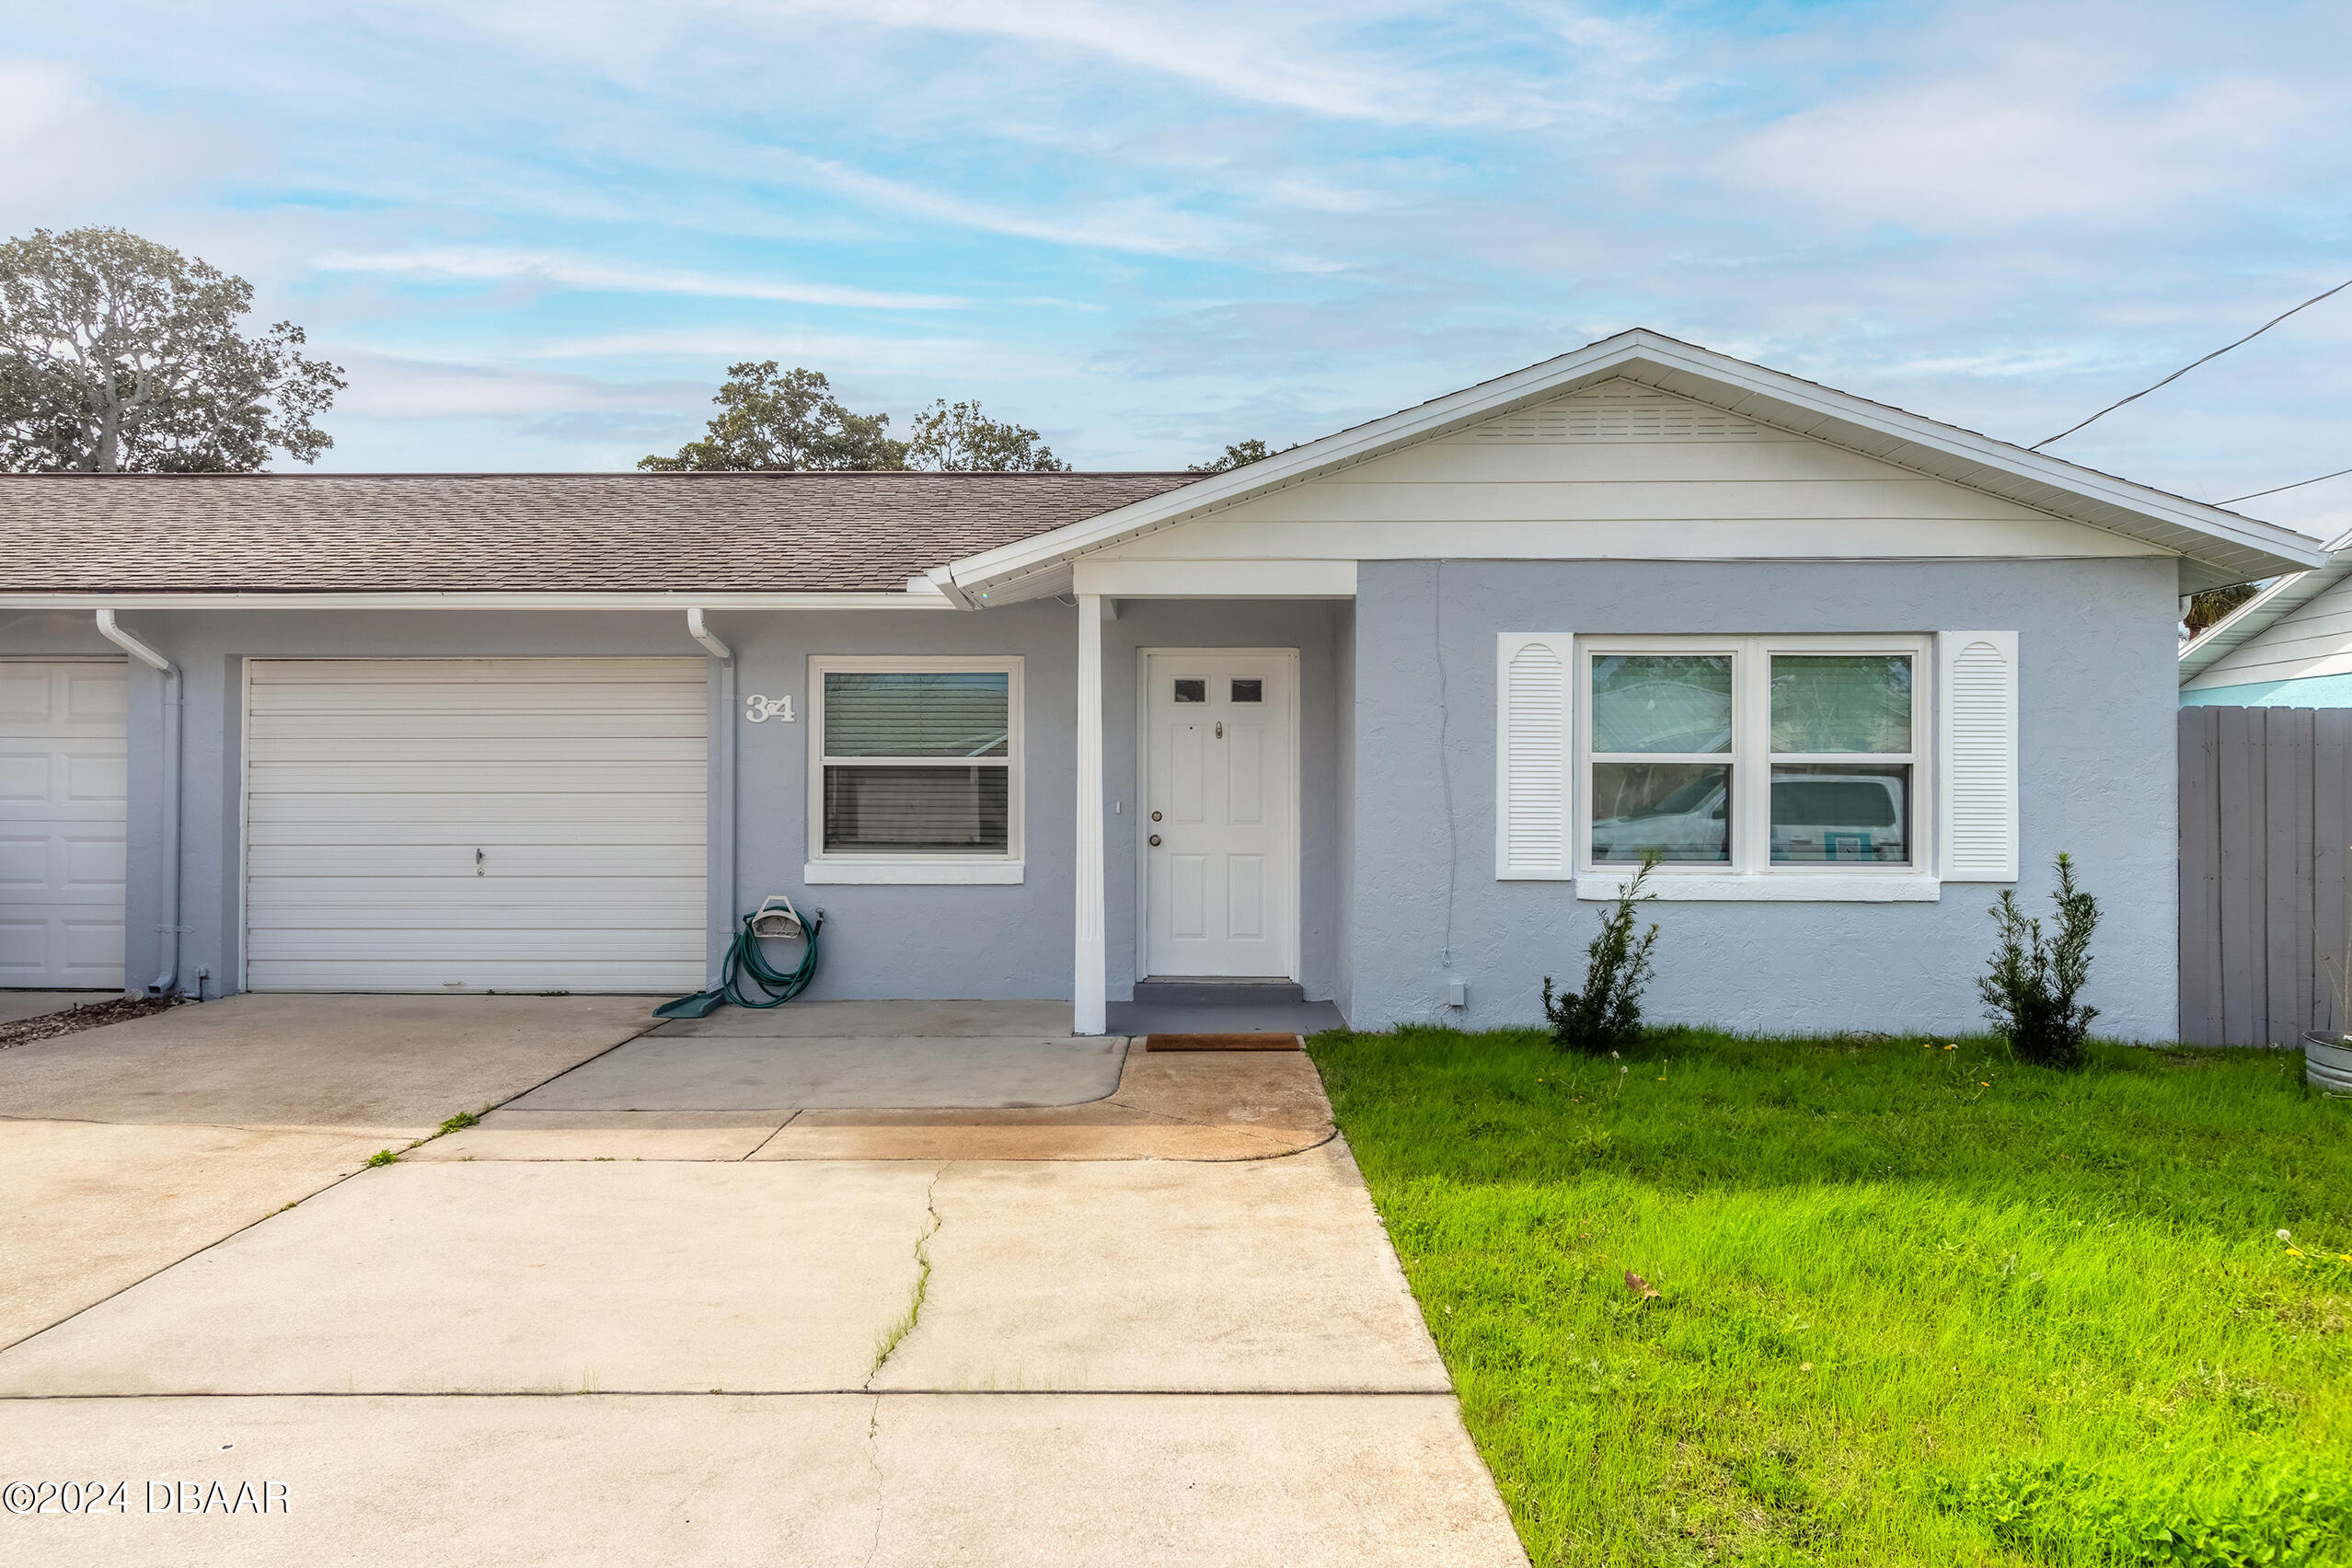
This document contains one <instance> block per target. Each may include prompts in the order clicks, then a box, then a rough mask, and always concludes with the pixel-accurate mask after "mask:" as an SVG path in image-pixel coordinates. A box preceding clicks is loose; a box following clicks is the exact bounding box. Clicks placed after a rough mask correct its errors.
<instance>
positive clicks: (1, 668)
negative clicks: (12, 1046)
mask: <svg viewBox="0 0 2352 1568" xmlns="http://www.w3.org/2000/svg"><path fill="white" fill-rule="evenodd" d="M124 690H125V685H124V680H123V666H122V665H121V663H119V662H113V661H106V660H79V661H76V660H53V661H31V660H0V986H43V987H47V986H55V987H60V988H70V987H81V986H90V987H109V988H110V987H114V986H121V984H122V882H123V877H122V868H123V847H122V838H123V822H124V796H125V794H126V792H127V791H126V789H125V782H126V776H127V770H126V768H125V766H124V762H123V756H124V754H125V749H126V748H125V745H124V741H123V733H124V731H123V725H124V719H123V715H124V712H125V709H126V704H125V702H124V696H123V694H124Z"/></svg>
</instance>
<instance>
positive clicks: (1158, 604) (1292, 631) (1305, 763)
mask: <svg viewBox="0 0 2352 1568" xmlns="http://www.w3.org/2000/svg"><path fill="white" fill-rule="evenodd" d="M1101 576H1109V577H1110V578H1111V582H1109V583H1106V584H1104V585H1113V586H1116V585H1125V586H1134V587H1140V588H1149V587H1151V586H1152V585H1153V582H1152V579H1151V578H1149V577H1148V576H1144V575H1139V574H1136V573H1133V572H1127V573H1124V574H1117V573H1104V572H1102V571H1101V570H1100V569H1098V570H1097V571H1094V572H1089V571H1087V570H1086V569H1085V568H1084V567H1083V566H1082V567H1081V569H1080V571H1079V573H1078V585H1079V586H1080V588H1081V590H1084V589H1085V588H1087V587H1090V586H1093V585H1095V584H1093V583H1090V582H1088V581H1087V580H1088V578H1089V577H1101ZM1070 597H1071V598H1073V599H1074V600H1075V601H1076V605H1077V611H1078V614H1077V632H1078V638H1077V641H1078V648H1077V661H1076V674H1077V679H1076V683H1075V686H1076V691H1075V694H1074V695H1075V698H1076V725H1075V731H1074V736H1073V749H1074V752H1075V755H1076V763H1077V770H1076V771H1077V779H1076V790H1075V791H1074V799H1073V804H1074V810H1073V813H1072V818H1073V825H1074V828H1075V832H1074V836H1073V855H1072V883H1073V891H1074V894H1075V900H1074V921H1073V944H1072V945H1073V963H1072V971H1071V993H1070V994H1071V997H1072V1008H1071V1011H1072V1022H1071V1028H1072V1030H1073V1032H1075V1033H1077V1034H1078V1035H1082V1036H1091V1035H1100V1034H1104V1033H1114V1034H1130V1035H1143V1034H1148V1033H1152V1032H1261V1031H1272V1032H1296V1033H1300V1034H1307V1033H1312V1032H1317V1031H1319V1030H1323V1029H1331V1028H1337V1027H1341V1026H1342V1025H1343V1023H1344V1022H1345V1021H1346V1019H1345V1002H1346V997H1347V992H1348V989H1349V956H1348V951H1347V928H1348V903H1349V889H1348V884H1349V881H1350V879H1349V877H1348V874H1347V861H1348V857H1349V855H1350V853H1351V849H1352V844H1351V840H1352V833H1351V831H1350V829H1351V826H1352V823H1353V818H1354V810H1353V807H1354V801H1353V793H1354V789H1353V780H1354V771H1355V770H1354V750H1355V715H1354V668H1353V646H1354V635H1355V614H1354V605H1353V603H1352V602H1350V601H1347V600H1344V599H1339V598H1335V597H1333V598H1319V599H1304V600H1302V599H1294V598H1284V599H1278V600H1277V599H1272V598H1266V597H1249V596H1241V595H1234V596H1231V597H1223V596H1220V597H1217V598H1205V597H1202V596H1199V595H1197V594H1182V593H1179V592H1176V591H1175V590H1174V585H1170V586H1169V589H1168V591H1166V592H1165V593H1163V594H1142V593H1138V594H1133V595H1124V594H1113V593H1100V592H1087V591H1080V592H1078V593H1077V594H1072V595H1070Z"/></svg>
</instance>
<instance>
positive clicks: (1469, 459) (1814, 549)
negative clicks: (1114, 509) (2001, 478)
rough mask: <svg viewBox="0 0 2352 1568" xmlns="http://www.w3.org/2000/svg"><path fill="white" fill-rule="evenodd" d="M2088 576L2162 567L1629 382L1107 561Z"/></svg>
mask: <svg viewBox="0 0 2352 1568" xmlns="http://www.w3.org/2000/svg"><path fill="white" fill-rule="evenodd" d="M1434 537H1443V538H1444V539H1445V540H1446V549H1447V554H1448V555H1451V556H1453V557H1455V558H1456V559H1470V558H1479V557H1483V558H1488V559H1527V560H1561V559H1582V558H1593V559H1608V558H1611V557H1615V558H1631V559H1659V558H1664V557H1671V558H1675V559H1743V560H1745V559H1768V558H1780V559H1839V558H1864V559H1888V558H1891V557H1903V556H1914V557H1936V558H1948V557H1966V558H2009V559H2021V558H2024V559H2030V558H2035V557H2040V558H2083V557H2104V556H2148V555H2161V554H2163V553H2164V552H2162V551H2161V550H2159V549H2158V548H2156V547H2155V546H2152V545H2149V544H2146V543H2143V542H2142V541H2140V540H2137V539H2131V538H2127V537H2125V536H2122V535H2120V534H2113V533H2108V532H2105V531H2104V530H2102V529H2098V528H2092V527H2087V526H2085V525H2082V524H2080V523H2072V522H2068V521H2065V520H2063V519H2060V518H2056V517H2052V516H2050V515H2048V514H2047V513H2041V512H2036V511H2034V510H2032V509H2031V508H2029V507H2025V506H2021V505H2019V504H2018V503H2016V502H2012V501H2004V500H2002V499H2000V497H1998V496H1993V495H1988V494H1986V493H1985V492H1984V491H1982V490H1970V489H1968V488H1967V487H1966V486H1964V485H1956V484H1952V483H1949V482H1947V481H1945V480H1943V479H1938V478H1929V477H1928V476H1926V475H1923V474H1920V473H1917V472H1914V471H1912V470H1910V469H1908V468H1902V467H1897V466H1896V465H1894V464H1892V463H1885V462H1881V461H1879V460H1878V459H1876V458H1874V457H1867V456H1864V455H1862V454H1861V453H1858V452H1852V451H1849V450H1847V449H1846V448H1844V447H1841V446H1835V445H1831V444H1828V443H1827V442H1822V441H1816V440H1812V439H1809V438H1807V437H1805V436H1802V435H1795V434H1792V433H1790V432H1787V431H1784V430H1780V429H1777V428H1775V427H1773V426H1770V425H1767V424H1762V423H1758V422H1757V421H1751V420H1746V419H1742V418H1740V417H1739V416H1737V415H1735V414H1730V413H1727V412H1725V411H1724V409H1717V408H1714V407H1712V406H1710V405H1707V404H1703V403H1698V402H1693V401H1691V400H1690V399H1689V398H1678V397H1675V396H1672V395H1671V394H1668V393H1664V392H1660V391H1657V390H1655V389H1654V388H1652V387H1648V386H1640V385H1638V384H1636V383H1633V382H1631V381H1625V380H1616V381H1609V382H1604V383H1603V384H1601V385H1600V386H1594V387H1591V388H1588V389H1586V390H1585V391H1582V392H1578V393H1574V394H1573V395H1571V396H1569V397H1566V398H1555V399H1553V400H1551V402H1548V403H1542V404H1538V405H1536V406H1534V407H1532V408H1529V409H1521V410H1519V411H1518V412H1516V413H1512V414H1506V415H1504V416H1502V417H1500V418H1497V419H1493V420H1489V421H1485V422H1484V423H1482V424H1479V425H1474V426H1472V427H1470V429H1468V430H1464V431H1460V432H1456V433H1454V434H1451V435H1447V436H1440V437H1438V438H1436V439H1434V440H1430V441H1425V442H1423V443H1421V444H1417V445H1414V446H1409V447H1407V448H1405V449H1403V450H1402V451H1399V452H1392V453H1389V454H1387V455H1383V456H1379V457H1375V458H1372V459H1370V460H1369V461H1366V462H1363V463H1359V464H1355V465H1354V466H1353V467H1346V468H1343V469H1340V470H1338V471H1337V472H1334V473H1331V474H1326V475H1324V476H1322V477H1320V478H1316V479H1314V480H1313V481H1312V482H1310V483H1306V484H1299V485H1293V486H1291V487H1289V488H1287V489H1284V490H1275V491H1273V492H1271V493H1269V494H1266V495H1262V496H1259V497H1256V498H1254V499H1252V500H1249V501H1244V502H1239V503H1237V504H1235V505H1233V506H1231V507H1229V508H1228V509H1226V510H1224V511H1221V512H1219V513H1216V514H1215V515H1213V516H1209V517H1205V518H1201V519H1199V520H1197V521H1194V522H1192V523H1188V524H1186V525H1183V526H1182V527H1177V528H1167V529H1162V530H1160V531H1159V532H1156V533H1152V534H1147V535H1145V536H1141V537H1139V538H1136V539H1131V540H1128V541H1126V542H1124V543H1122V544H1119V545H1115V546H1112V547H1110V548H1106V549H1104V550H1102V551H1101V552H1099V553H1097V554H1095V555H1093V556H1090V557H1089V558H1088V559H1090V560H1091V561H1098V562H1099V561H1113V560H1124V561H1151V560H1161V561H1169V562H1182V561H1253V560H1255V561H1264V560H1287V561H1303V560H1348V561H1356V560H1364V561H1370V560H1382V559H1389V560H1396V559H1408V560H1409V559H1422V558H1424V557H1425V556H1427V555H1428V553H1429V542H1430V540H1431V539H1432V538H1434Z"/></svg>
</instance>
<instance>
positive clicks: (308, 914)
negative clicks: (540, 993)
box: [302, 876, 703, 931]
mask: <svg viewBox="0 0 2352 1568" xmlns="http://www.w3.org/2000/svg"><path fill="white" fill-rule="evenodd" d="M474 880H475V881H476V882H478V883H480V884H481V885H480V887H479V889H478V891H476V892H474V893H472V894H460V895H458V896H456V897H454V898H453V897H452V896H451V890H450V889H449V888H447V887H446V886H445V885H444V882H445V879H443V878H439V877H354V878H352V879H350V880H348V881H346V882H343V883H342V885H341V886H340V888H338V889H337V891H336V893H335V894H334V895H332V896H331V897H328V896H322V897H320V898H318V899H317V900H316V901H314V902H311V903H308V904H306V905H305V906H304V909H303V916H302V917H303V920H304V922H305V923H306V924H308V925H316V926H341V927H352V928H357V927H364V926H366V925H368V924H370V923H371V922H380V923H382V924H383V925H385V926H386V927H387V928H388V927H394V926H408V927H421V926H424V925H429V924H430V923H431V922H432V921H436V920H438V921H441V922H443V923H444V924H451V923H459V922H464V921H467V920H472V921H477V922H482V921H487V922H490V923H497V922H499V921H501V920H504V919H506V918H507V917H511V916H513V915H515V914H518V913H527V914H534V915H538V916H548V915H554V916H559V917H561V918H562V920H563V921H565V922H568V923H573V924H578V925H582V926H604V927H609V928H613V929H616V930H619V929H629V928H637V927H640V926H642V925H643V924H644V923H645V922H646V921H647V920H648V919H649V918H658V923H661V924H664V925H676V924H680V923H683V924H686V925H690V926H692V927H693V928H695V929H696V930H697V931H699V930H701V929H702V923H703V899H702V894H703V889H702V883H701V882H699V881H697V880H694V879H691V878H686V877H667V878H664V877H651V876H647V877H628V876H612V877H593V876H578V877H568V876H548V877H531V876H509V877H477V878H475V879H474Z"/></svg>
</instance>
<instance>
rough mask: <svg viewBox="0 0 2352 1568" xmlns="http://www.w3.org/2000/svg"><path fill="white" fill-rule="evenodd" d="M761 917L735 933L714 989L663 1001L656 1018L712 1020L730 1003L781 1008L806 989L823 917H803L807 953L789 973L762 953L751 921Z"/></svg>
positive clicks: (813, 973) (812, 975)
mask: <svg viewBox="0 0 2352 1568" xmlns="http://www.w3.org/2000/svg"><path fill="white" fill-rule="evenodd" d="M758 918H759V916H758V915H757V914H756V913H754V914H750V915H746V916H744V928H743V929H742V930H740V931H738V932H736V933H735V940H734V942H733V943H732V945H731V946H730V947H729V948H728V949H727V962H726V963H724V964H723V965H721V968H720V971H719V984H718V986H717V987H716V988H715V989H712V990H709V991H697V992H696V993H695V994H694V995H693V996H691V997H679V998H678V999H677V1000H676V1001H674V1002H663V1004H662V1005H661V1006H660V1007H658V1008H655V1009H653V1016H654V1017H655V1018H709V1016H710V1015H711V1014H712V1013H714V1012H717V1011H718V1010H719V1009H720V1008H721V1007H722V1006H724V1005H725V1004H726V1003H728V1002H732V1003H734V1004H735V1005H736V1006H737V1007H739V1008H780V1007H782V1006H783V1005H784V1004H785V1003H786V1002H789V1001H790V1000H791V999H792V998H793V997H797V996H799V995H800V994H801V992H803V991H805V990H807V989H808V988H809V982H810V981H812V980H813V979H815V978H816V966H817V928H819V927H821V926H823V925H824V916H822V915H818V914H814V913H812V914H810V915H808V916H806V917H803V918H802V921H801V929H802V930H803V931H804V932H805V933H806V937H807V941H808V950H807V951H805V952H803V953H801V963H800V967H798V968H796V969H793V970H791V971H790V972H789V973H788V972H786V971H784V970H781V969H778V968H777V967H776V966H775V965H773V964H771V963H768V962H767V954H766V953H764V952H762V951H760V946H759V938H758V936H757V935H756V934H755V933H754V932H753V930H752V922H753V921H755V920H756V919H758ZM746 978H748V979H749V981H750V983H751V985H752V986H756V987H757V988H758V991H759V995H758V996H757V997H754V996H753V995H752V994H751V992H750V990H749V989H748V988H747V987H746V986H745V985H744V981H745V979H746Z"/></svg>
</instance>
